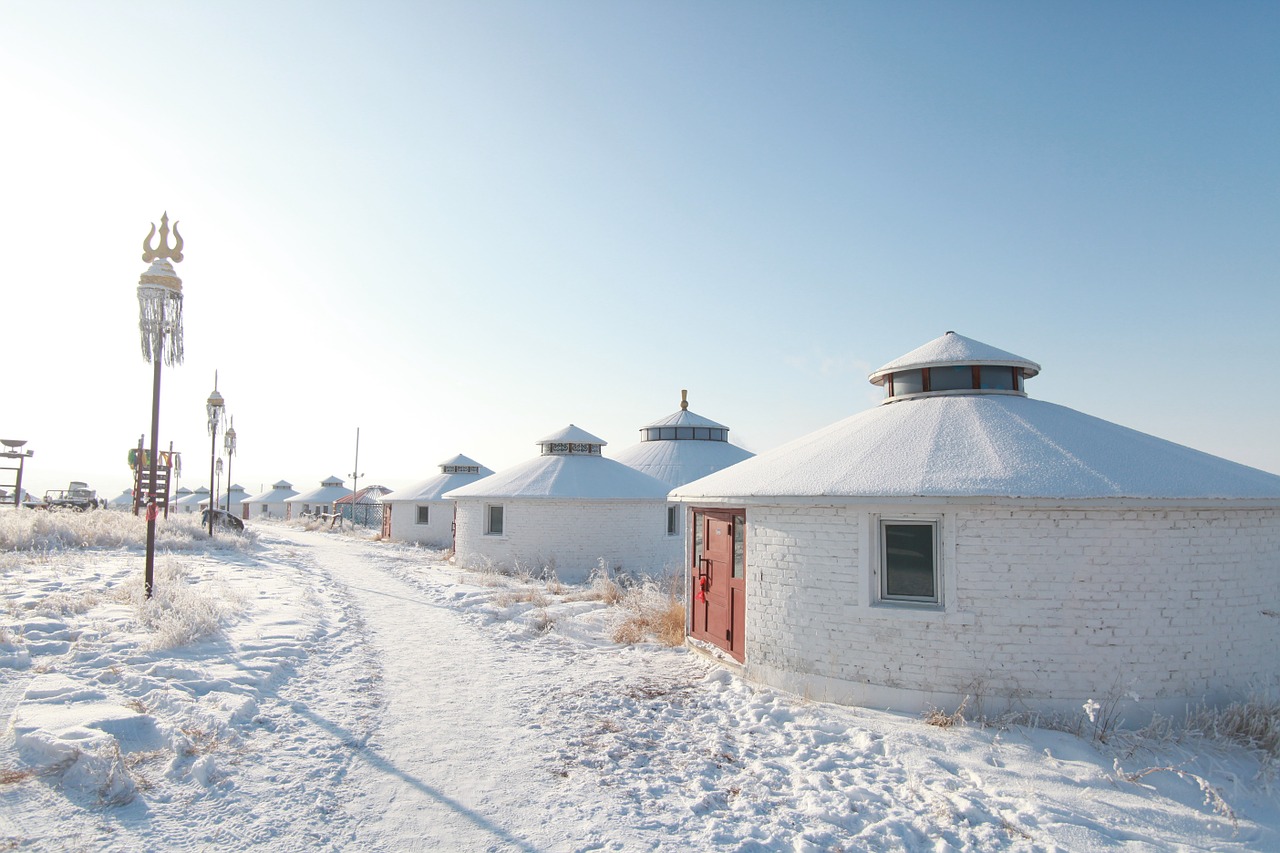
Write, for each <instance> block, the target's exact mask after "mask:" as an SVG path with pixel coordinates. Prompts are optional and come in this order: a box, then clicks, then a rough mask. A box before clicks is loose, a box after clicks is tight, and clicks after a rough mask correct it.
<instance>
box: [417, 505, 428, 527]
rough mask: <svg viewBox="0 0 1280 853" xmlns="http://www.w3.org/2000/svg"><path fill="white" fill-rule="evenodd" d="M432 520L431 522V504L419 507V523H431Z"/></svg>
mask: <svg viewBox="0 0 1280 853" xmlns="http://www.w3.org/2000/svg"><path fill="white" fill-rule="evenodd" d="M430 522H431V507H429V506H420V507H418V523H419V524H429V523H430Z"/></svg>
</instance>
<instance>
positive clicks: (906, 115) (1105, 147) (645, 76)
mask: <svg viewBox="0 0 1280 853" xmlns="http://www.w3.org/2000/svg"><path fill="white" fill-rule="evenodd" d="M1278 46H1280V6H1277V5H1276V4H1273V3H1249V2H1241V3H1219V4H1207V3H1155V2H1149V3H1093V4H1090V3H1071V4H1066V3H1057V4H1053V3H1037V4H1029V3H964V4H958V3H888V2H885V3H740V2H733V3H730V2H701V3H674V2H656V3H587V2H573V3H531V2H529V3H485V4H475V3H462V2H460V3H426V2H423V3H387V2H383V3H376V2H375V3H362V4H337V3H290V2H272V3H248V2H227V3H218V4H195V3H186V4H183V3H179V4H160V3H121V2H117V3H109V4H101V3H89V2H82V3H70V2H62V3H57V2H55V3H47V4H30V3H16V2H4V3H0V114H3V115H4V117H5V121H4V124H5V127H6V130H5V131H4V132H3V133H2V134H0V169H2V170H3V174H4V181H3V184H4V186H5V191H4V193H3V197H2V200H0V288H2V289H3V294H4V296H3V298H2V302H0V304H2V305H3V308H2V309H0V310H3V313H4V315H5V325H6V326H8V327H10V328H9V331H8V333H7V338H8V341H9V346H8V347H7V351H8V352H9V354H10V359H9V363H10V364H11V365H13V366H14V369H13V370H11V371H10V372H8V374H9V375H8V376H7V378H6V380H5V382H6V389H5V392H4V398H3V403H2V404H0V432H3V433H4V434H5V437H14V438H26V439H28V440H29V441H30V446H31V447H33V448H35V449H36V453H37V455H36V456H35V457H34V458H33V460H32V464H31V466H30V468H29V472H30V473H29V475H28V477H29V485H31V486H32V488H33V489H35V490H39V491H43V489H46V488H53V487H58V486H61V485H62V482H63V481H65V480H66V479H69V478H71V477H73V476H76V477H79V478H83V479H88V480H90V481H91V483H92V484H93V485H94V486H96V487H97V488H99V490H100V491H103V492H110V493H112V494H115V493H118V492H119V491H120V490H121V489H123V488H125V487H126V486H127V485H128V478H129V474H128V469H127V468H126V467H125V465H124V462H123V460H124V455H125V451H126V450H127V448H128V447H130V446H131V445H132V444H133V443H135V442H136V440H137V437H138V435H139V434H141V433H143V432H144V431H147V430H148V424H149V417H150V368H149V366H148V365H147V364H146V363H145V362H144V361H143V360H142V358H141V356H140V353H139V343H138V333H137V328H136V326H137V303H136V298H135V288H136V284H137V277H138V275H139V274H140V273H141V272H142V271H143V269H144V268H145V264H143V263H142V261H141V258H140V257H139V254H140V251H141V241H142V238H143V237H144V236H145V235H146V233H147V230H148V228H149V227H150V224H151V222H153V221H157V222H158V219H159V216H160V214H161V213H162V212H163V211H165V210H167V211H168V212H169V214H170V217H171V218H176V219H178V220H181V225H180V226H179V227H180V228H181V230H182V233H183V235H184V237H185V239H186V256H187V259H186V260H185V261H184V262H183V263H182V264H180V265H179V266H178V272H179V274H180V275H181V276H182V278H183V281H184V293H185V300H186V301H185V310H186V339H187V352H186V361H185V363H184V364H183V365H182V366H180V367H175V368H173V369H172V370H166V371H165V373H164V378H163V383H164V384H163V393H162V412H161V439H162V443H167V442H168V441H170V440H172V441H174V443H175V445H176V446H177V447H178V448H179V449H180V450H182V451H183V452H184V454H185V461H186V471H185V474H186V476H185V477H184V479H183V483H184V485H189V486H191V487H195V486H197V485H199V484H201V483H202V482H204V481H205V480H207V470H208V453H209V439H208V436H207V434H206V432H205V427H204V406H203V403H204V399H205V397H206V396H207V395H208V393H209V391H210V390H211V388H212V384H213V373H214V370H215V369H216V370H218V371H219V377H220V378H219V388H220V390H221V391H222V392H223V393H224V394H225V396H226V398H227V400H228V410H229V411H230V412H231V413H232V414H234V415H235V418H236V420H235V423H236V427H237V432H238V433H239V435H240V453H239V455H238V456H237V458H236V460H235V462H234V463H233V466H234V467H233V477H234V479H236V480H237V481H240V482H242V483H244V484H245V485H246V486H247V487H248V488H249V489H250V490H251V491H256V490H257V489H258V488H259V487H260V486H262V485H264V484H265V485H270V483H272V482H274V481H275V480H277V479H281V478H284V479H288V480H290V481H292V482H293V483H294V484H295V486H297V487H304V488H305V487H309V486H312V485H314V484H317V483H318V481H319V480H320V479H321V478H323V477H325V476H327V475H329V474H337V475H338V476H345V475H347V474H349V473H350V472H351V471H352V467H353V461H354V460H353V453H354V439H355V431H356V428H357V427H359V428H360V430H361V461H360V468H361V469H362V472H363V473H364V474H365V475H366V477H365V483H366V484H367V483H368V482H381V483H385V484H386V485H388V486H392V487H396V486H401V485H407V484H408V483H410V482H412V481H414V480H417V479H421V478H423V477H426V476H429V475H431V474H434V473H435V472H436V470H437V469H436V465H437V463H439V462H441V461H443V460H444V459H446V458H448V457H450V456H452V455H454V454H455V453H459V452H461V453H466V454H467V455H469V456H472V457H473V458H475V459H477V460H479V461H481V462H482V463H484V464H486V465H488V466H489V467H491V468H495V469H500V468H503V467H507V466H509V465H512V464H515V463H517V462H520V461H523V460H524V459H526V458H528V457H530V456H532V455H534V454H535V453H536V452H537V448H536V447H535V446H534V442H535V441H536V440H537V439H538V438H540V437H541V436H543V435H545V434H547V433H550V432H553V431H554V430H556V429H558V428H560V427H562V426H564V425H565V424H567V423H570V422H572V423H575V424H577V425H578V426H581V427H583V428H584V429H587V430H589V431H591V432H593V433H595V434H597V435H599V436H601V437H603V438H605V439H606V440H607V441H608V442H609V448H607V449H606V452H608V450H609V449H612V450H615V451H616V450H620V449H622V448H624V447H627V446H630V445H631V444H634V443H635V442H636V441H638V439H639V432H638V430H639V427H641V426H642V425H643V424H645V423H648V422H650V421H652V420H655V419H657V418H660V417H663V416H665V415H667V414H669V413H670V412H672V411H674V410H675V409H676V408H677V407H678V404H679V394H680V389H681V388H688V389H689V392H690V401H691V408H693V409H694V410H695V411H697V412H698V413H700V414H703V415H705V416H707V417H710V418H713V419H715V420H718V421H720V422H722V423H724V424H726V425H728V426H729V427H730V428H731V430H732V432H731V433H730V437H731V439H733V440H735V441H736V442H738V443H740V444H743V445H744V446H746V447H748V448H749V449H751V450H755V451H763V450H767V449H769V448H771V447H774V446H776V445H778V444H780V443H782V442H784V441H787V440H789V439H791V438H795V437H798V436H800V435H802V434H804V433H807V432H809V431H811V430H814V429H816V428H819V427H821V426H825V425H826V424H829V423H831V422H833V421H836V420H838V419H840V418H842V417H844V416H846V415H849V414H853V413H855V412H858V411H861V410H863V409H865V408H867V407H868V406H870V405H873V404H874V403H875V401H876V400H877V399H878V393H879V392H878V389H875V388H873V387H872V386H870V385H869V384H867V382H866V375H867V373H869V372H870V371H871V370H873V369H874V368H876V367H878V366H879V365H880V364H883V363H885V362H887V361H889V360H891V359H893V358H895V357H897V356H898V355H901V354H902V353H904V352H907V351H908V350H911V349H914V348H915V347H916V346H918V345H919V344H921V343H924V342H925V341H927V340H930V339H932V338H934V337H936V336H938V335H940V334H942V333H943V332H945V331H947V330H949V329H953V330H955V331H957V332H960V333H962V334H965V335H968V336H969V337H972V338H976V339H978V340H981V341H984V342H986V343H989V344H992V345H994V346H997V347H1001V348H1003V349H1007V350H1010V351H1012V352H1015V353H1017V354H1019V355H1022V356H1025V357H1027V358H1030V359H1033V360H1035V361H1037V362H1039V363H1040V364H1041V365H1042V366H1043V368H1044V371H1043V373H1042V374H1041V376H1039V377H1037V378H1036V379H1035V380H1033V381H1032V382H1030V383H1028V392H1029V393H1030V394H1031V395H1032V396H1035V397H1037V398H1039V399H1044V400H1049V401H1051V402H1055V403H1060V404H1063V405H1067V406H1070V407H1072V408H1075V409H1079V410H1081V411H1084V412H1087V413H1089V414H1092V415H1096V416H1099V417H1103V418H1106V419H1107V420H1112V421H1115V422H1117V423H1121V424H1124V425H1126V426H1130V427H1133V428H1136V429H1139V430H1142V431H1144V432H1149V433H1152V434H1155V435H1158V436H1161V437H1163V438H1167V439H1170V440H1173V441H1177V442H1179V443H1182V444H1187V445H1190V446H1192V447H1196V448H1198V449H1201V450H1205V451H1208V452H1211V453H1215V454H1218V455H1221V456H1225V457H1227V458H1230V459H1234V460H1237V461H1240V462H1243V463H1245V464H1249V465H1253V466H1256V467H1259V468H1263V469H1265V470H1269V471H1273V472H1280V442H1277V441H1276V440H1275V434H1276V432H1277V429H1276V424H1277V423H1278V422H1280V417H1278V414H1280V413H1278V409H1280V402H1277V401H1280V371H1277V370H1276V368H1275V363H1276V361H1277V359H1276V351H1277V346H1276V343H1275V340H1276V330H1275V326H1276V323H1277V318H1280V295H1278V293H1280V248H1278V247H1280V201H1278V200H1280V156H1277V155H1278V154H1280V151H1278V148H1280V143H1278V140H1280V49H1278ZM15 317H16V318H20V319H19V320H18V321H17V322H16V324H14V325H12V326H11V324H10V319H11V318H15ZM202 471H203V472H205V473H201V472H202ZM348 485H350V483H348Z"/></svg>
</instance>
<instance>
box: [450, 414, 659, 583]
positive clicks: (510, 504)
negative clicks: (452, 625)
mask: <svg viewBox="0 0 1280 853" xmlns="http://www.w3.org/2000/svg"><path fill="white" fill-rule="evenodd" d="M537 444H538V446H539V447H540V448H541V450H542V452H541V455H539V456H537V457H535V458H533V459H531V460H529V461H528V462H525V463H522V464H520V465H516V466H515V467H513V468H508V469H506V470H504V471H499V472H498V473H496V474H493V475H491V476H489V477H485V478H484V479H481V480H477V481H476V482H475V483H472V484H471V485H468V486H462V487H461V488H457V489H453V490H451V491H449V492H446V493H445V494H444V497H445V499H446V500H453V501H455V502H456V504H457V532H456V535H455V538H454V551H455V558H456V560H457V561H458V563H459V564H460V565H464V566H476V565H484V564H486V563H488V564H492V565H497V566H503V567H507V568H513V569H524V570H526V571H530V572H532V573H534V574H554V575H555V576H556V577H558V578H559V579H560V580H562V581H565V582H567V583H582V582H584V581H586V580H587V579H588V578H589V577H590V576H591V573H592V572H593V571H596V570H597V569H598V568H600V567H603V569H604V570H606V571H609V572H618V571H622V572H630V573H634V574H656V573H660V572H663V571H669V570H672V569H674V568H675V566H676V565H677V564H678V562H679V560H680V548H681V546H680V543H681V540H680V537H679V536H678V535H676V534H674V533H671V532H668V528H667V491H668V490H669V488H670V487H669V486H668V485H667V484H666V483H664V482H662V481H661V480H658V479H656V478H654V477H650V476H649V475H648V474H644V473H642V472H640V471H637V470H636V469H634V468H631V467H628V466H626V465H623V464H622V463H621V462H617V461H615V460H613V459H606V458H605V457H604V456H603V455H602V453H601V450H602V448H603V447H604V445H605V444H606V442H605V441H604V440H603V439H600V438H597V437H596V436H594V435H592V434H591V433H589V432H587V431H586V430H583V429H580V428H579V427H576V426H574V425H573V424H570V425H569V426H567V427H565V428H564V429H561V430H559V431H557V432H555V433H553V434H551V435H549V436H547V437H546V438H543V439H541V440H539V441H538V442H537Z"/></svg>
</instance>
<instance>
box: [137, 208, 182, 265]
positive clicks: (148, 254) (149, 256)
mask: <svg viewBox="0 0 1280 853" xmlns="http://www.w3.org/2000/svg"><path fill="white" fill-rule="evenodd" d="M155 236H156V224H155V223H154V222H152V223H151V231H150V232H149V233H148V234H147V238H146V239H145V240H143V241H142V260H143V261H145V262H146V263H151V262H152V261H154V260H156V259H158V258H168V259H169V260H171V261H173V262H174V263H175V264H176V263H178V262H180V261H181V260H182V235H181V234H179V233H178V221H177V220H176V219H175V220H174V222H173V236H174V240H175V242H174V245H172V246H170V245H169V211H167V210H166V211H165V212H164V215H163V216H161V217H160V241H159V243H158V244H157V245H156V247H155V248H154V249H153V248H151V238H152V237H155Z"/></svg>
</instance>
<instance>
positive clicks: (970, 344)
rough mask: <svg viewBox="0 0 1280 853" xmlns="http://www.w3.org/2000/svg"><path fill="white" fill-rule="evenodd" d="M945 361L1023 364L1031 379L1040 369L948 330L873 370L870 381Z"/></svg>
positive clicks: (1026, 360) (1029, 362)
mask: <svg viewBox="0 0 1280 853" xmlns="http://www.w3.org/2000/svg"><path fill="white" fill-rule="evenodd" d="M942 364H978V365H982V364H1007V365H1009V366H1011V367H1021V368H1022V370H1023V375H1024V376H1026V377H1028V378H1029V377H1032V376H1035V375H1036V374H1038V373H1039V372H1040V365H1038V364H1036V363H1035V362H1034V361H1031V360H1029V359H1025V358H1023V357H1022V356H1020V355H1014V354H1013V353H1011V352H1006V351H1005V350H1002V349H998V348H996V347H993V346H991V345H990V344H984V343H983V342H982V341H975V340H974V339H973V338H966V337H965V336H964V335H957V334H956V333H955V332H947V333H946V334H945V335H941V336H940V337H937V338H934V339H933V340H931V341H929V342H928V343H926V344H922V345H920V346H918V347H916V348H915V349H913V350H912V351H911V352H909V353H907V354H906V355H903V356H899V357H898V358H895V359H894V360H893V361H891V362H889V363H888V364H886V365H884V366H883V367H881V368H880V369H879V370H877V371H876V372H875V373H872V374H871V376H870V380H871V381H872V382H873V383H875V384H877V385H879V384H882V382H883V377H885V376H886V375H887V374H889V373H893V372H894V371H898V370H909V369H912V368H919V367H933V366H935V365H942Z"/></svg>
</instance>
